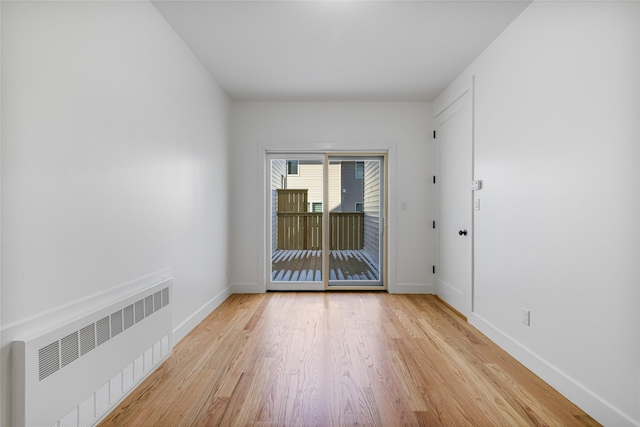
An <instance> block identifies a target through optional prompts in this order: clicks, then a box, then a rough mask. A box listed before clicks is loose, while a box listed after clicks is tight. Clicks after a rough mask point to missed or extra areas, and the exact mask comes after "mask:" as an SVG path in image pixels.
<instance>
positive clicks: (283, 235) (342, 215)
mask: <svg viewBox="0 0 640 427" xmlns="http://www.w3.org/2000/svg"><path fill="white" fill-rule="evenodd" d="M363 243H364V213H362V212H332V213H331V214H329V248H330V249H331V250H361V249H362V247H363ZM278 249H284V250H293V249H296V250H318V249H322V213H316V212H286V213H285V212H278Z"/></svg>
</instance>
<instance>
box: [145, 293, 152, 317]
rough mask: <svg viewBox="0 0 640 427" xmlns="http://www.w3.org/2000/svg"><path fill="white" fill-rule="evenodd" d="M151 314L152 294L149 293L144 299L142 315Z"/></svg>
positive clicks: (147, 315)
mask: <svg viewBox="0 0 640 427" xmlns="http://www.w3.org/2000/svg"><path fill="white" fill-rule="evenodd" d="M152 314H153V295H149V296H148V297H146V298H145V299H144V317H149V316H151V315H152Z"/></svg>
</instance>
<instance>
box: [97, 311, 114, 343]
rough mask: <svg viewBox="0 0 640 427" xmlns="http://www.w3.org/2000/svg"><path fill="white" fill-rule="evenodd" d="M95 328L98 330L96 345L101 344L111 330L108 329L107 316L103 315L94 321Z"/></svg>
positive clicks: (104, 341) (109, 335) (107, 339)
mask: <svg viewBox="0 0 640 427" xmlns="http://www.w3.org/2000/svg"><path fill="white" fill-rule="evenodd" d="M96 330H97V331H98V345H99V346H100V345H102V344H104V343H106V342H107V341H109V338H111V332H110V330H109V316H107V317H103V318H102V319H100V320H98V321H97V322H96Z"/></svg>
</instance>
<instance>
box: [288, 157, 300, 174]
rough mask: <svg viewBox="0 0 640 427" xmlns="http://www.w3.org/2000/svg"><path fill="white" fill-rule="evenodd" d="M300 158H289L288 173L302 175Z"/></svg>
mask: <svg viewBox="0 0 640 427" xmlns="http://www.w3.org/2000/svg"><path fill="white" fill-rule="evenodd" d="M298 166H299V160H287V175H300V172H299V170H298Z"/></svg>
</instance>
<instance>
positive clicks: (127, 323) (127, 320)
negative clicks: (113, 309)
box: [122, 304, 135, 329]
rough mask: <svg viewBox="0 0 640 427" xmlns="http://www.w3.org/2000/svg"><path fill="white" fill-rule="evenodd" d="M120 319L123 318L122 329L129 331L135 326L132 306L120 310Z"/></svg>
mask: <svg viewBox="0 0 640 427" xmlns="http://www.w3.org/2000/svg"><path fill="white" fill-rule="evenodd" d="M122 317H123V318H124V329H129V328H130V327H132V326H133V325H134V324H135V317H134V315H133V304H131V305H128V306H126V307H125V308H123V309H122Z"/></svg>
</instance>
